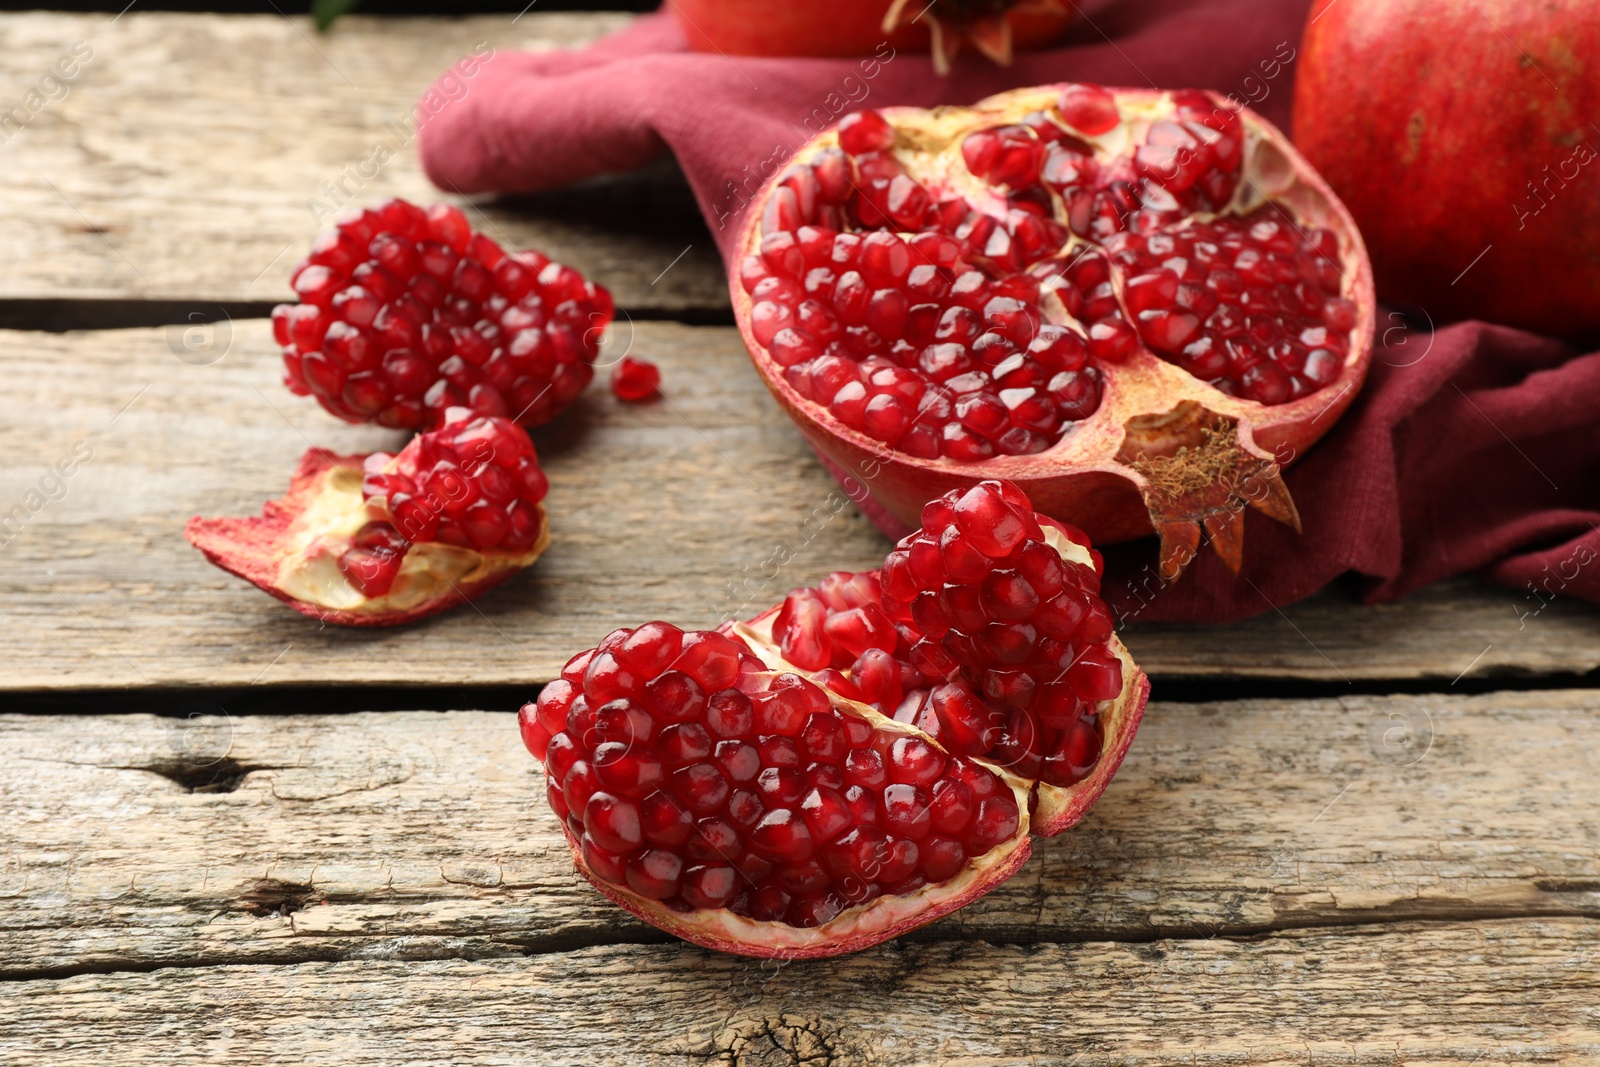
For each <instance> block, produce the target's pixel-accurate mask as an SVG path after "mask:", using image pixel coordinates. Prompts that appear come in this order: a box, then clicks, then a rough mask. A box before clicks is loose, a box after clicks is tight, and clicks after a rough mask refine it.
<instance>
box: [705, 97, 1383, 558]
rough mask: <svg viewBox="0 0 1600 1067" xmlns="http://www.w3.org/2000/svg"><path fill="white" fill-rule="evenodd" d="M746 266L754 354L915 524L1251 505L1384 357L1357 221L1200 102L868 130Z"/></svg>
mask: <svg viewBox="0 0 1600 1067" xmlns="http://www.w3.org/2000/svg"><path fill="white" fill-rule="evenodd" d="M742 248H743V250H744V253H745V254H744V255H743V256H742V258H740V257H735V261H734V263H733V265H732V269H731V273H732V279H731V283H730V284H731V288H732V292H733V303H734V309H735V314H736V316H737V319H738V322H739V325H740V328H741V330H742V331H743V334H744V339H745V342H746V345H747V347H748V348H749V350H750V354H751V358H752V359H753V360H754V361H755V365H756V367H757V369H758V370H759V371H760V372H761V374H762V375H763V377H764V378H765V379H766V382H767V385H768V387H769V388H770V389H771V390H772V392H773V394H774V395H775V396H776V397H777V399H778V402H779V403H780V404H781V405H782V406H783V407H784V408H785V409H786V410H787V411H788V413H789V414H790V416H791V417H792V418H793V419H794V420H795V422H796V423H797V424H798V425H799V427H800V429H801V430H802V432H804V433H805V435H806V436H807V437H808V438H809V439H810V440H811V442H812V443H813V444H814V445H815V446H816V447H817V448H818V449H819V450H820V451H821V452H822V453H823V454H824V455H826V456H827V457H828V458H829V459H830V460H831V461H833V462H834V463H835V464H836V465H837V466H839V467H841V468H843V469H844V470H845V471H847V472H849V473H851V474H854V475H856V476H858V477H859V478H860V480H861V481H862V482H863V484H865V485H866V487H867V488H868V490H869V491H870V492H871V494H872V495H873V496H874V497H875V498H876V499H877V500H878V501H879V502H880V503H881V504H883V505H884V506H886V507H887V508H888V509H889V510H890V511H891V512H893V513H894V515H895V516H896V517H897V518H898V519H899V520H900V521H901V522H903V523H906V524H908V525H909V524H911V523H913V522H914V521H915V520H916V516H917V515H918V513H919V511H920V510H921V508H922V505H923V502H924V501H927V500H929V499H931V498H933V497H936V496H938V495H939V494H941V493H944V492H946V491H948V490H951V489H955V488H961V487H965V486H970V485H972V484H973V483H975V482H977V481H979V480H980V479H984V478H1002V479H1008V480H1010V481H1013V482H1015V483H1017V484H1018V485H1020V486H1021V487H1022V489H1023V490H1024V491H1025V492H1026V493H1027V494H1028V496H1029V497H1030V498H1031V499H1032V500H1033V502H1034V506H1035V507H1037V508H1038V510H1039V511H1041V512H1043V513H1045V514H1048V515H1052V516H1055V517H1057V518H1060V519H1063V520H1066V521H1068V522H1071V523H1074V524H1075V525H1077V526H1079V527H1082V528H1083V529H1084V530H1086V531H1087V532H1088V533H1089V535H1090V536H1091V537H1093V538H1094V539H1095V540H1096V541H1097V542H1104V541H1120V540H1126V539H1129V538H1132V537H1137V536H1141V535H1144V534H1148V533H1150V532H1151V530H1152V529H1154V530H1155V531H1157V532H1158V533H1159V534H1160V535H1161V564H1160V570H1161V573H1162V575H1163V576H1164V577H1165V578H1167V579H1169V580H1170V579H1172V578H1175V577H1176V576H1177V575H1178V574H1179V573H1181V571H1182V570H1183V568H1184V567H1185V566H1186V565H1187V563H1188V562H1189V560H1190V558H1192V556H1193V554H1194V552H1195V550H1196V548H1197V546H1198V545H1199V543H1200V538H1201V531H1202V529H1204V530H1205V531H1206V532H1207V533H1208V534H1209V536H1210V539H1211V543H1212V545H1213V547H1214V548H1215V549H1216V550H1217V551H1218V552H1219V554H1220V555H1221V556H1222V558H1223V559H1224V560H1225V561H1226V562H1227V563H1228V565H1229V566H1230V567H1232V568H1233V569H1234V570H1237V569H1238V566H1239V562H1240V553H1241V539H1242V531H1243V515H1244V510H1245V508H1246V507H1247V506H1254V507H1257V508H1259V509H1261V510H1262V511H1264V512H1265V513H1266V514H1268V515H1271V516H1273V517H1274V518H1277V519H1279V520H1281V521H1283V522H1286V523H1289V524H1291V525H1295V526H1296V528H1298V523H1299V518H1298V515H1297V513H1296V511H1295V508H1294V504H1293V502H1292V501H1291V500H1290V499H1289V495H1288V491H1287V490H1286V489H1285V488H1284V486H1283V482H1282V479H1281V477H1280V472H1279V467H1280V465H1281V464H1283V463H1287V462H1290V461H1292V460H1293V459H1294V458H1295V457H1297V456H1298V455H1299V454H1300V453H1302V452H1303V451H1304V449H1305V448H1306V447H1307V446H1309V445H1310V444H1311V443H1312V442H1313V441H1315V440H1316V439H1317V438H1318V437H1320V436H1321V435H1322V434H1323V433H1325V432H1326V431H1327V430H1328V428H1329V427H1330V426H1332V425H1333V423H1334V422H1335V421H1336V420H1337V418H1338V416H1339V414H1340V413H1341V412H1342V411H1343V410H1344V408H1345V407H1346V406H1347V405H1348V404H1349V403H1350V401H1351V399H1352V398H1353V397H1354V396H1355V393H1356V390H1357V388H1358V387H1359V386H1360V385H1361V382H1362V380H1363V378H1364V377H1365V374H1366V370H1367V364H1368V361H1369V357H1370V353H1371V345H1372V323H1373V295H1372V279H1371V272H1370V269H1369V267H1368V264H1367V260H1366V253H1365V251H1364V249H1363V247H1362V243H1361V237H1360V235H1359V233H1358V232H1357V231H1356V228H1355V225H1354V223H1353V222H1352V221H1351V219H1350V217H1349V215H1348V214H1347V213H1346V212H1345V210H1344V208H1343V207H1342V206H1341V205H1340V203H1339V202H1338V200H1337V199H1336V198H1335V197H1334V196H1333V194H1332V193H1331V192H1330V191H1329V190H1328V188H1327V186H1325V185H1324V184H1323V182H1322V180H1321V179H1320V178H1319V177H1318V176H1317V175H1316V173H1315V172H1314V171H1312V169H1311V168H1310V166H1309V165H1307V164H1306V162H1305V161H1304V160H1303V159H1301V157H1300V156H1299V155H1298V154H1297V153H1296V152H1295V150H1294V149H1293V148H1292V147H1291V146H1290V145H1289V143H1288V142H1287V140H1286V139H1285V138H1284V137H1283V135H1282V134H1281V133H1279V132H1278V131H1277V130H1276V129H1274V128H1273V127H1271V126H1270V125H1268V124H1267V123H1266V122H1265V121H1263V120H1262V119H1260V118H1259V117H1258V116H1256V115H1255V114H1254V113H1252V112H1250V111H1249V110H1246V109H1235V108H1232V107H1230V106H1228V104H1227V103H1226V102H1225V101H1224V100H1223V99H1222V98H1221V97H1219V96H1214V95H1212V94H1208V93H1203V92H1197V91H1180V92H1158V91H1153V90H1134V89H1126V90H1116V89H1106V88H1103V87H1100V86H1091V85H1066V86H1059V85H1058V86H1044V87H1040V88H1034V89H1021V90H1016V91H1013V92H1009V93H1005V94H1002V95H1000V96H996V97H992V98H990V99H988V100H985V101H983V102H981V103H979V104H977V105H976V106H974V107H971V108H938V109H935V110H932V111H923V110H918V109H912V108H894V109H886V110H883V111H863V112H858V113H856V114H854V115H850V116H847V117H846V118H845V119H844V120H843V121H842V122H840V124H839V125H838V127H837V128H836V129H833V130H830V131H828V132H827V133H825V134H823V135H821V136H819V137H818V138H816V139H815V140H814V141H813V142H811V143H810V144H808V145H807V146H806V147H805V148H804V149H802V150H801V151H800V152H799V153H798V154H797V158H796V161H795V163H794V164H793V165H792V166H790V167H789V168H788V169H787V170H785V171H783V172H781V173H779V174H777V175H774V177H773V179H772V181H771V182H770V183H769V184H768V185H767V187H766V188H765V189H764V190H763V193H762V195H761V196H760V197H758V199H757V201H756V202H755V204H754V205H753V208H752V210H751V212H750V219H749V222H748V224H747V228H746V230H745V233H744V238H743V245H742Z"/></svg>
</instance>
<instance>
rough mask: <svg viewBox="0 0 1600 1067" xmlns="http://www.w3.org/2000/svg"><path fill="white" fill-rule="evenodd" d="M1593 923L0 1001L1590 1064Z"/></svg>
mask: <svg viewBox="0 0 1600 1067" xmlns="http://www.w3.org/2000/svg"><path fill="white" fill-rule="evenodd" d="M1597 944H1600V938H1597V930H1596V926H1595V924H1594V923H1593V922H1583V921H1575V920H1567V921H1512V922H1495V923H1479V924H1472V925H1442V926H1407V927H1398V928H1396V927H1385V928H1378V929H1357V930H1351V931H1339V932H1318V933H1298V934H1290V935H1279V936H1273V937H1268V938H1264V939H1260V940H1256V941H1245V942H1237V941H1231V940H1227V939H1216V940H1190V941H1162V942H1157V943H1154V944H1148V945H1114V944H1079V945H1043V946H1034V947H1019V946H1003V945H986V944H961V943H944V944H935V945H911V944H900V945H890V946H884V947H880V948H878V949H876V950H872V951H869V952H867V953H863V954H861V955H859V956H855V957H849V958H846V959H840V960H823V961H815V962H810V963H795V964H789V965H786V966H785V965H774V964H772V963H771V962H770V961H769V962H768V963H767V964H764V965H758V964H757V963H756V962H755V961H752V960H740V959H736V958H733V957H728V956H717V955H713V954H708V953H704V952H700V951H697V950H692V949H688V948H684V947H679V946H649V947H637V946H634V947H612V948H597V949H588V950H584V951H581V952H572V953H557V954H553V955H544V956H537V957H534V958H532V959H527V960H501V961H493V962H463V961H435V962H426V963H405V962H395V961H389V960H370V961H362V962H350V963H335V964H302V965H298V966H292V967H269V968H261V967H220V968H216V967H208V968H197V969H187V970H168V971H159V972H156V973H154V974H108V975H82V976H78V977H73V978H68V979H64V980H52V981H35V982H14V983H8V984H7V985H6V986H5V987H4V988H0V1057H3V1058H5V1059H6V1060H7V1061H8V1062H16V1063H22V1062H26V1063H35V1064H67V1063H82V1062H84V1061H85V1059H87V1058H88V1057H91V1056H93V1057H95V1058H96V1059H103V1058H105V1057H107V1056H109V1057H110V1058H111V1060H112V1061H113V1062H116V1063H128V1064H135V1063H149V1064H205V1065H208V1067H209V1065H211V1064H216V1063H246V1062H267V1061H268V1060H269V1059H270V1060H271V1062H274V1063H296V1064H300V1063H304V1064H330V1065H338V1067H353V1065H357V1064H384V1065H388V1064H394V1063H451V1064H463V1065H469V1064H470V1065H478V1064H483V1065H488V1064H500V1065H505V1064H532V1063H537V1064H540V1065H542V1067H558V1065H568V1064H571V1065H580V1064H581V1065H585V1067H588V1065H593V1064H602V1063H603V1064H648V1065H659V1067H669V1065H674V1067H688V1065H691V1064H694V1065H699V1064H706V1063H717V1064H728V1065H730V1067H733V1065H739V1067H757V1065H761V1067H778V1065H793V1067H855V1065H865V1064H873V1065H886V1067H897V1065H906V1067H921V1065H925V1064H930V1063H940V1064H964V1065H980V1064H982V1065H999V1064H1015V1063H1024V1062H1026V1063H1029V1064H1039V1065H1056V1067H1066V1065H1069V1064H1070V1065H1073V1067H1094V1065H1119V1067H1120V1065H1124V1064H1151V1065H1157V1064H1172V1063H1184V1064H1214V1065H1218V1067H1221V1065H1228V1067H1239V1065H1246V1064H1274V1065H1276V1064H1297V1065H1304V1064H1331V1063H1338V1064H1353V1065H1355V1064H1359V1065H1372V1067H1379V1065H1382V1067H1389V1065H1392V1064H1400V1063H1404V1064H1439V1065H1454V1067H1468V1065H1469V1064H1482V1063H1507V1062H1509V1063H1533V1062H1537V1063H1561V1064H1580V1063H1593V1062H1595V1060H1596V1058H1597V1057H1600V1027H1597V1025H1596V1021H1595V1017H1594V1005H1595V1003H1596V1000H1597V998H1600V978H1597V971H1596V967H1595V952H1596V948H1597Z"/></svg>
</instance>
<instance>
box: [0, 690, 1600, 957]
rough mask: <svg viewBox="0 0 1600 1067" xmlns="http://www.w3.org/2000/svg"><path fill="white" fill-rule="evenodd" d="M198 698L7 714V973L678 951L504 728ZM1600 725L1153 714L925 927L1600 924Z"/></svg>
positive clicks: (1001, 932) (1549, 710)
mask: <svg viewBox="0 0 1600 1067" xmlns="http://www.w3.org/2000/svg"><path fill="white" fill-rule="evenodd" d="M201 700H203V697H199V698H197V701H196V702H195V703H193V704H190V705H188V706H185V707H178V708H174V709H173V710H174V712H175V713H176V714H175V715H173V716H168V717H160V716H148V715H131V716H115V715H107V716H79V717H71V718H68V717H61V716H8V717H4V718H0V753H4V756H3V757H0V941H3V942H4V944H5V945H6V946H7V951H6V952H5V954H4V962H3V964H0V978H9V979H13V980H16V979H24V978H29V977H35V978H36V977H48V976H51V975H57V974H66V973H76V972H79V971H84V970H120V969H145V968H150V967H158V966H174V965H179V966H194V965H198V964H220V963H297V962H303V961H333V960H348V959H427V958H440V957H474V958H494V957H515V956H518V955H521V954H522V953H525V952H529V951H532V952H550V951H560V950H568V949H572V948H576V947H583V946H592V945H595V944H606V943H611V942H618V941H621V942H651V941H663V940H666V938H665V935H663V934H661V933H659V932H658V931H656V930H654V929H653V928H650V927H647V926H644V925H642V924H640V923H638V922H636V921H634V920H632V919H631V918H629V917H628V916H627V915H626V914H624V913H623V912H622V911H621V910H619V909H617V908H615V907H613V906H611V905H610V904H609V903H607V902H606V901H605V900H604V899H603V898H601V897H600V895H599V894H598V893H596V892H595V891H594V890H593V889H592V888H591V887H590V886H589V885H588V884H587V883H585V882H583V881H581V880H580V879H579V878H578V877H577V876H576V875H575V874H574V872H573V870H572V864H571V860H570V858H569V856H568V854H567V851H566V848H565V846H564V844H563V843H562V841H561V838H560V833H559V830H558V829H557V827H556V825H555V821H554V818H553V816H551V815H550V813H549V811H548V810H547V809H546V807H545V802H544V797H543V786H542V777H541V776H540V775H539V773H538V771H537V769H536V765H535V764H534V762H533V760H532V759H531V758H530V757H529V756H528V755H527V753H526V752H525V751H524V750H523V749H522V747H521V742H520V740H519V738H518V736H517V732H516V729H515V725H514V720H513V717H512V716H511V715H510V714H508V713H488V712H453V713H373V714H354V715H345V716H340V715H323V716H293V715H290V716H281V717H280V716H228V715H227V714H226V713H225V710H224V709H220V708H216V707H214V706H213V707H212V708H211V712H212V714H211V715H210V716H207V715H205V714H203V712H204V711H205V705H204V704H203V703H201V702H200V701H201ZM1597 712H1600V694H1597V693H1595V692H1592V691H1579V692H1571V691H1565V692H1549V693H1522V694H1511V693H1499V694H1490V695H1485V696H1477V697H1471V698H1459V697H1457V698H1449V697H1440V696H1418V697H1363V698H1350V699H1345V700H1339V701H1316V702H1294V703H1289V702H1281V701H1257V702H1242V703H1222V704H1201V705H1181V704H1157V705H1154V706H1153V707H1152V708H1151V710H1150V712H1149V714H1148V715H1147V717H1146V720H1145V725H1144V727H1143V730H1142V731H1141V735H1140V736H1139V737H1138V738H1137V740H1136V741H1135V744H1134V747H1133V749H1132V751H1131V753H1130V754H1129V756H1128V759H1127V762H1126V763H1125V764H1124V766H1123V768H1122V770H1121V772H1120V773H1119V775H1118V777H1117V779H1116V780H1115V781H1114V782H1113V784H1112V786H1111V788H1110V790H1109V791H1108V792H1107V793H1106V795H1105V797H1104V798H1103V799H1102V800H1101V801H1100V803H1099V804H1098V805H1097V806H1096V807H1095V809H1094V810H1093V811H1092V812H1091V813H1090V815H1089V818H1088V819H1087V821H1086V822H1084V823H1082V824H1080V825H1079V826H1078V827H1077V828H1075V829H1074V830H1072V831H1070V832H1068V833H1067V834H1065V835H1063V836H1061V837H1058V838H1054V839H1051V840H1048V841H1044V840H1041V841H1038V842H1036V845H1037V848H1036V852H1035V855H1034V857H1033V858H1032V859H1031V860H1030V861H1029V862H1028V864H1027V866H1026V867H1024V868H1023V870H1022V871H1021V872H1020V873H1019V874H1018V875H1017V876H1016V877H1014V878H1012V879H1011V880H1010V881H1009V882H1007V883H1005V884H1003V885H1002V886H1001V887H1000V888H998V889H997V890H996V891H995V892H993V893H991V894H990V895H988V896H987V897H985V898H983V899H982V900H980V901H978V902H976V903H974V904H973V905H971V906H970V907H968V908H967V909H965V910H963V911H961V912H959V913H957V914H956V915H955V916H953V917H951V918H950V919H947V920H945V921H943V922H941V923H939V924H937V925H935V926H932V927H929V928H928V929H927V930H925V931H922V932H920V933H919V934H917V935H914V936H915V937H916V938H920V939H935V940H946V939H949V940H965V941H991V942H1010V943H1023V944H1031V943H1038V942H1076V941H1094V940H1126V941H1147V940H1152V939H1156V938H1164V937H1175V938H1184V937H1189V938H1196V937H1218V936H1221V937H1239V936H1245V935H1249V934H1252V933H1258V932H1264V931H1272V930H1282V929H1288V928H1300V927H1327V926H1346V925H1352V924H1357V923H1367V922H1400V921H1407V920H1422V919H1431V920H1438V921H1446V920H1465V919H1493V918H1505V917H1545V918H1555V917H1584V918H1589V919H1596V918H1600V814H1597V813H1600V784H1597V782H1596V779H1595V776H1594V774H1593V753H1594V751H1595V750H1596V748H1597V747H1600V715H1597ZM190 715H194V716H195V717H188V716H190ZM1596 929H1600V927H1597V928H1596Z"/></svg>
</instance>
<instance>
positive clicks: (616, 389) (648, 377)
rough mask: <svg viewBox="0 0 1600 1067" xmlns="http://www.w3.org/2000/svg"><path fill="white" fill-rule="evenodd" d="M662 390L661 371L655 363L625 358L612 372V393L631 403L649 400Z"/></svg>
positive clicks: (619, 361)
mask: <svg viewBox="0 0 1600 1067" xmlns="http://www.w3.org/2000/svg"><path fill="white" fill-rule="evenodd" d="M660 388H661V371H660V369H659V368H657V367H656V365H655V364H654V363H650V362H648V361H646V360H642V359H634V358H633V357H632V356H623V357H622V358H621V359H620V360H618V361H617V365H616V367H615V368H614V369H613V370H612V371H611V391H612V392H613V393H615V394H617V399H619V400H626V401H628V402H629V403H635V404H636V403H639V402H640V401H643V400H649V399H650V398H651V397H653V396H655V395H656V391H657V390H658V389H660Z"/></svg>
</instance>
